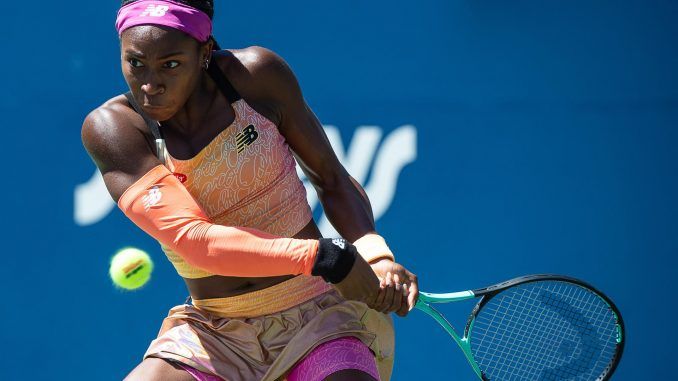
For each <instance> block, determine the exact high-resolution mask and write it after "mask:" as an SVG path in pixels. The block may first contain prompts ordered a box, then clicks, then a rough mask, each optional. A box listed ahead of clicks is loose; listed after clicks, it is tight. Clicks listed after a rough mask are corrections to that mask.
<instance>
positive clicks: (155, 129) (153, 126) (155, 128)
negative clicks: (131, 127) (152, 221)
mask: <svg viewBox="0 0 678 381" xmlns="http://www.w3.org/2000/svg"><path fill="white" fill-rule="evenodd" d="M125 97H126V98H127V101H128V102H129V104H130V105H131V106H132V108H133V109H134V111H136V112H137V114H139V115H141V117H142V118H144V122H146V125H147V126H148V128H149V129H150V130H151V133H152V134H153V137H154V138H156V139H164V137H163V136H162V132H161V131H160V127H159V125H158V122H157V121H155V120H153V119H151V118H149V117H148V115H146V114H145V113H144V112H143V110H141V107H139V104H137V101H135V100H134V96H133V95H132V92H131V91H128V92H126V93H125Z"/></svg>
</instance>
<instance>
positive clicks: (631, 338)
mask: <svg viewBox="0 0 678 381" xmlns="http://www.w3.org/2000/svg"><path fill="white" fill-rule="evenodd" d="M425 3H426V4H425V5H424V4H422V3H421V2H420V3H416V2H411V1H410V2H403V1H388V2H387V1H371V2H361V1H355V0H350V1H349V0H346V1H343V2H317V1H299V2H293V3H290V2H279V1H278V2H272V1H258V2H254V4H249V5H244V4H245V2H242V3H238V2H227V1H224V0H217V7H218V9H217V16H216V20H215V22H216V25H215V35H216V36H217V38H218V39H219V41H220V43H221V44H222V45H224V46H226V47H244V46H249V45H262V46H266V47H269V48H271V49H273V50H275V51H277V52H278V53H279V54H281V55H282V56H283V57H284V58H286V59H287V60H288V62H289V63H290V65H291V66H292V68H293V69H294V70H295V72H296V73H297V75H298V77H299V81H300V82H301V85H302V88H303V89H304V92H305V96H306V98H307V100H308V102H309V104H310V105H311V106H312V108H313V109H314V110H315V112H316V113H317V114H318V116H319V117H320V119H321V120H322V121H323V123H325V124H326V125H332V126H336V128H338V130H339V131H340V136H341V140H342V142H343V145H344V146H345V147H348V146H349V143H351V137H352V136H353V134H354V133H356V131H359V130H360V128H363V127H364V126H377V127H378V130H379V131H380V132H381V134H382V137H381V138H380V140H379V141H380V142H381V143H379V144H380V145H379V146H378V147H377V149H378V150H380V149H381V148H382V147H383V146H384V145H385V142H386V140H387V139H388V137H389V136H392V135H391V134H393V133H395V132H397V131H398V130H399V129H401V128H402V127H403V126H413V127H414V129H415V130H416V140H409V144H413V143H414V144H416V159H415V160H414V161H412V162H411V163H409V164H407V165H405V166H404V167H403V168H402V171H401V172H399V176H398V177H397V189H396V190H397V192H396V193H395V196H394V198H393V199H392V200H391V202H389V203H388V208H387V210H386V211H385V213H384V214H383V216H381V218H380V219H379V221H378V227H379V229H380V231H381V232H382V233H383V234H384V235H385V236H386V237H390V238H389V241H390V242H391V245H392V246H393V248H394V249H395V251H396V253H397V255H398V258H399V259H400V261H401V262H402V263H404V264H406V265H407V266H408V267H410V268H411V269H412V270H413V271H415V272H416V273H418V274H419V275H420V278H421V287H422V288H423V289H426V290H431V291H451V290H457V289H465V288H474V287H480V286H484V285H487V284H489V283H494V282H496V281H500V280H504V279H506V278H510V277H514V276H517V275H521V274H527V273H536V272H557V273H564V274H569V275H572V276H576V277H580V278H582V279H586V280H588V281H590V282H592V283H593V284H595V285H597V286H598V287H599V288H600V289H602V290H603V291H605V292H606V293H607V294H609V295H610V296H611V297H612V298H613V299H614V300H615V301H616V302H617V304H618V306H619V307H620V309H621V311H622V313H623V315H624V318H625V320H626V323H627V338H628V341H627V346H626V351H625V354H624V359H623V361H622V363H621V365H620V367H619V369H618V372H617V374H616V377H615V379H616V380H641V379H669V378H670V377H671V376H670V375H671V374H673V373H674V372H673V371H672V370H673V368H675V366H673V365H670V364H672V363H671V361H672V359H673V357H674V354H675V345H674V343H675V341H676V339H678V337H677V336H678V335H676V333H675V329H673V324H670V323H672V322H673V321H672V320H673V316H674V314H675V313H676V312H677V309H676V307H675V306H674V305H673V304H672V303H671V302H672V301H674V300H675V296H674V297H671V296H670V295H671V294H670V291H671V288H672V287H673V286H672V282H671V281H672V280H673V279H674V278H673V276H674V267H675V265H676V255H677V254H678V218H677V215H678V201H676V195H678V180H677V176H678V90H677V89H678V75H677V74H676V73H677V70H676V68H678V43H676V42H677V38H678V23H676V19H677V16H678V3H676V2H674V1H669V0H654V1H640V0H637V1H632V0H617V1H596V2H577V1H569V2H544V1H489V0H473V1H468V0H458V1H451V2H450V1H430V2H425ZM25 4H26V5H25ZM63 4H65V3H64V2H47V1H44V0H42V1H41V0H38V1H37V2H33V3H30V4H27V3H19V2H10V3H8V4H4V5H3V8H4V12H3V13H4V15H5V18H4V20H3V33H2V37H0V38H2V47H3V59H2V60H0V69H1V71H0V72H2V73H3V81H2V83H3V91H2V92H0V110H1V112H0V125H2V126H3V133H4V136H5V144H3V146H4V149H5V155H4V161H5V163H6V164H5V165H4V166H3V168H2V170H1V171H0V174H1V175H2V176H1V177H0V178H2V179H3V182H4V186H3V187H2V196H3V197H2V198H3V200H5V205H4V208H3V210H4V213H3V214H4V217H3V218H2V237H3V241H4V253H3V261H2V264H1V265H0V282H1V283H0V285H2V288H3V289H4V290H6V291H5V296H4V302H3V303H2V304H0V309H1V313H0V316H1V317H0V319H1V320H0V322H1V323H2V329H1V330H0V343H2V344H3V347H2V356H0V364H1V365H2V375H1V376H0V378H2V379H8V380H10V379H11V380H14V379H63V380H90V379H97V380H99V379H100V380H115V379H120V378H122V377H123V376H124V375H125V374H126V373H127V372H128V371H129V370H130V369H131V368H132V367H133V366H134V365H135V364H136V363H138V362H139V361H140V359H141V356H142V354H143V352H144V351H145V349H146V346H147V345H148V343H149V341H150V340H151V339H152V338H153V337H154V336H155V334H156V333H157V330H158V329H159V326H160V322H161V319H162V318H163V316H164V315H165V314H166V312H167V310H168V309H169V308H170V307H171V306H173V305H174V304H177V303H181V302H183V300H184V298H185V297H186V290H185V287H184V286H183V284H182V282H181V280H180V279H179V278H178V276H177V275H176V274H175V273H173V270H172V269H171V266H170V265H169V264H168V263H167V262H166V261H165V260H164V258H163V255H162V253H161V252H160V251H159V249H158V247H157V245H156V244H155V243H154V242H153V241H152V240H150V239H149V238H147V237H145V236H144V235H143V234H142V233H141V232H140V231H139V230H138V229H137V228H135V227H134V226H133V225H131V223H128V222H127V221H126V220H125V218H124V216H122V215H121V213H120V212H119V211H117V210H115V209H114V210H113V211H112V212H111V213H110V214H106V215H105V217H103V218H102V219H100V220H99V221H97V222H96V223H91V224H86V225H84V226H83V225H78V224H76V222H75V219H74V213H75V201H74V200H75V199H74V191H75V188H76V186H77V185H78V184H81V183H85V182H87V181H88V180H89V179H90V177H91V176H92V173H93V171H94V166H93V164H92V163H91V161H90V160H89V158H88V157H87V155H86V153H85V152H84V150H83V149H82V147H81V143H80V137H79V129H80V124H81V122H82V119H83V118H84V116H85V115H86V114H87V112H88V111H89V110H91V109H92V108H94V107H96V106H97V105H99V104H100V103H102V102H103V101H105V100H106V99H108V98H110V97H111V96H113V95H116V94H119V93H121V92H124V91H125V83H124V81H123V80H122V77H121V75H120V73H119V52H118V43H117V36H116V34H115V31H114V28H113V21H114V18H115V12H116V10H117V2H114V1H107V2H99V1H83V0H73V1H70V2H67V4H68V10H69V11H68V12H66V11H65V9H66V7H64V5H63ZM373 176H374V173H373V172H372V171H369V172H368V173H367V178H366V181H367V182H368V183H369V182H370V181H371V179H372V178H373ZM100 202H101V203H104V204H105V203H106V200H105V199H103V198H102V199H101V201H100ZM316 215H317V216H318V217H320V216H321V212H320V211H316ZM127 245H133V246H138V247H140V248H143V249H145V250H148V251H149V252H151V253H152V256H153V257H154V258H155V262H156V264H157V269H156V271H155V273H154V278H153V280H152V282H151V283H150V284H149V285H148V286H147V287H145V288H144V289H143V290H141V291H139V292H136V293H122V292H119V291H117V290H115V289H114V288H113V287H112V286H111V284H110V281H109V279H108V278H107V266H108V260H109V257H110V255H111V254H112V253H113V252H114V251H115V250H116V249H118V248H120V247H122V246H127ZM660 302H664V303H667V302H668V304H667V305H660V304H659V303H660ZM468 309H470V306H468V305H467V306H451V307H449V309H446V311H447V312H448V317H450V318H451V320H452V321H453V322H456V323H457V326H463V323H464V322H465V315H466V313H467V311H468ZM396 324H397V329H398V348H397V357H398V359H397V364H396V368H395V376H394V380H407V379H411V378H413V377H417V376H420V367H419V365H418V364H419V363H420V362H421V361H423V360H424V359H427V360H433V361H435V362H436V363H437V364H438V365H436V366H435V367H433V368H432V369H428V370H426V371H425V372H424V373H425V375H426V379H437V380H442V379H445V380H448V379H450V380H472V379H473V375H472V372H471V371H470V368H469V367H468V366H467V365H466V364H465V360H464V359H463V356H462V355H461V353H460V352H459V351H458V350H457V349H456V348H454V347H453V346H452V343H451V342H450V340H449V338H448V337H446V336H445V335H444V334H443V333H442V332H441V331H440V330H439V328H438V327H436V326H435V325H434V323H433V322H432V321H430V320H429V319H428V318H427V317H423V316H422V315H421V314H420V313H416V312H415V313H412V315H411V316H410V317H408V318H407V319H397V322H396Z"/></svg>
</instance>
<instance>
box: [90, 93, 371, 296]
mask: <svg viewBox="0 0 678 381" xmlns="http://www.w3.org/2000/svg"><path fill="white" fill-rule="evenodd" d="M145 128H146V127H145V124H144V122H143V119H142V118H141V117H140V116H139V115H138V114H136V113H135V112H134V111H132V110H131V109H129V108H128V107H126V106H125V105H124V104H122V103H116V102H109V103H107V104H105V105H103V106H101V107H100V108H98V109H96V110H94V111H93V112H92V113H90V114H89V115H88V116H87V118H86V119H85V121H84V123H83V127H82V141H83V144H84V146H85V148H86V149H87V151H88V152H89V154H90V156H91V157H92V159H93V160H94V162H95V163H96V165H97V167H98V168H99V170H100V171H101V174H102V175H103V178H104V182H105V183H106V187H107V188H108V191H109V193H110V194H111V196H112V197H113V199H114V200H116V201H117V202H118V205H119V206H120V208H121V209H122V210H123V212H125V215H127V217H129V218H130V219H131V220H132V221H133V222H134V223H135V224H136V225H137V226H139V227H140V228H141V229H142V230H144V231H145V232H146V233H148V234H149V235H151V236H152V237H153V238H155V239H157V240H158V241H160V242H161V243H163V244H164V245H166V246H167V247H169V248H170V249H172V250H173V251H174V252H176V253H177V254H179V255H181V256H182V258H183V259H184V260H185V261H186V262H187V263H189V264H191V265H193V266H195V267H198V268H201V269H204V270H206V271H209V272H211V273H214V274H217V275H223V276H236V277H264V276H276V275H289V274H293V275H296V274H306V275H318V276H322V277H323V278H324V279H326V280H328V281H331V282H332V283H338V282H340V281H342V280H343V281H342V282H341V283H342V284H344V285H345V286H346V287H341V286H340V287H339V289H340V291H342V294H344V296H346V297H347V298H350V299H356V300H362V301H365V302H368V304H371V302H372V298H375V297H376V294H377V292H378V288H379V284H378V280H377V278H376V276H375V275H374V273H373V271H372V269H371V268H370V267H369V265H368V264H367V262H365V261H364V260H361V258H360V256H359V255H356V254H357V252H356V250H355V248H354V247H353V246H352V245H350V244H348V243H346V245H344V248H341V247H340V246H337V245H335V244H333V243H332V241H331V240H327V239H322V240H320V241H318V240H302V239H292V238H283V237H277V236H273V235H270V234H267V233H264V232H261V231H258V230H255V229H249V228H242V227H231V226H222V225H216V224H213V223H211V222H210V220H209V218H208V217H207V216H206V214H205V213H204V212H203V211H202V209H201V208H200V206H199V205H198V204H197V202H196V201H195V200H194V199H193V198H192V196H191V195H190V194H189V193H188V191H187V190H186V188H185V187H184V186H183V185H182V184H181V183H180V182H179V180H177V179H176V178H175V177H174V176H173V175H172V174H171V173H170V172H169V171H168V170H167V168H165V167H164V166H163V165H162V164H161V163H160V161H159V160H158V159H157V158H156V156H155V155H154V153H153V151H152V150H151V148H150V144H149V141H148V140H147V138H146V136H145V131H144V129H145ZM356 265H357V266H356Z"/></svg>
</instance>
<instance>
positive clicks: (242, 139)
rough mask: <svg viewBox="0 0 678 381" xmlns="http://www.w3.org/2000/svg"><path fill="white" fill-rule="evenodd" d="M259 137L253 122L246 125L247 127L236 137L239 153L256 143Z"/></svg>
mask: <svg viewBox="0 0 678 381" xmlns="http://www.w3.org/2000/svg"><path fill="white" fill-rule="evenodd" d="M258 137H259V133H258V132H257V130H256V129H255V128H254V125H253V124H250V125H249V126H247V127H245V129H243V130H242V131H241V132H239V133H238V135H236V137H235V141H236V143H237V144H238V153H240V152H242V151H243V150H244V149H245V148H246V147H248V146H249V145H251V144H252V143H254V141H255V140H257V138H258Z"/></svg>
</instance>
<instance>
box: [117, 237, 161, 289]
mask: <svg viewBox="0 0 678 381" xmlns="http://www.w3.org/2000/svg"><path fill="white" fill-rule="evenodd" d="M152 271H153V261H152V260H151V257H150V256H149V255H148V254H146V252H145V251H143V250H139V249H135V248H133V247H126V248H124V249H121V250H119V251H118V252H117V253H115V255H113V258H111V267H110V269H109V270H108V273H109V274H110V275H111V279H112V280H113V283H114V284H115V285H116V286H118V287H120V288H124V289H125V290H135V289H137V288H139V287H141V286H143V285H144V284H146V282H148V280H149V279H151V272H152Z"/></svg>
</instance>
